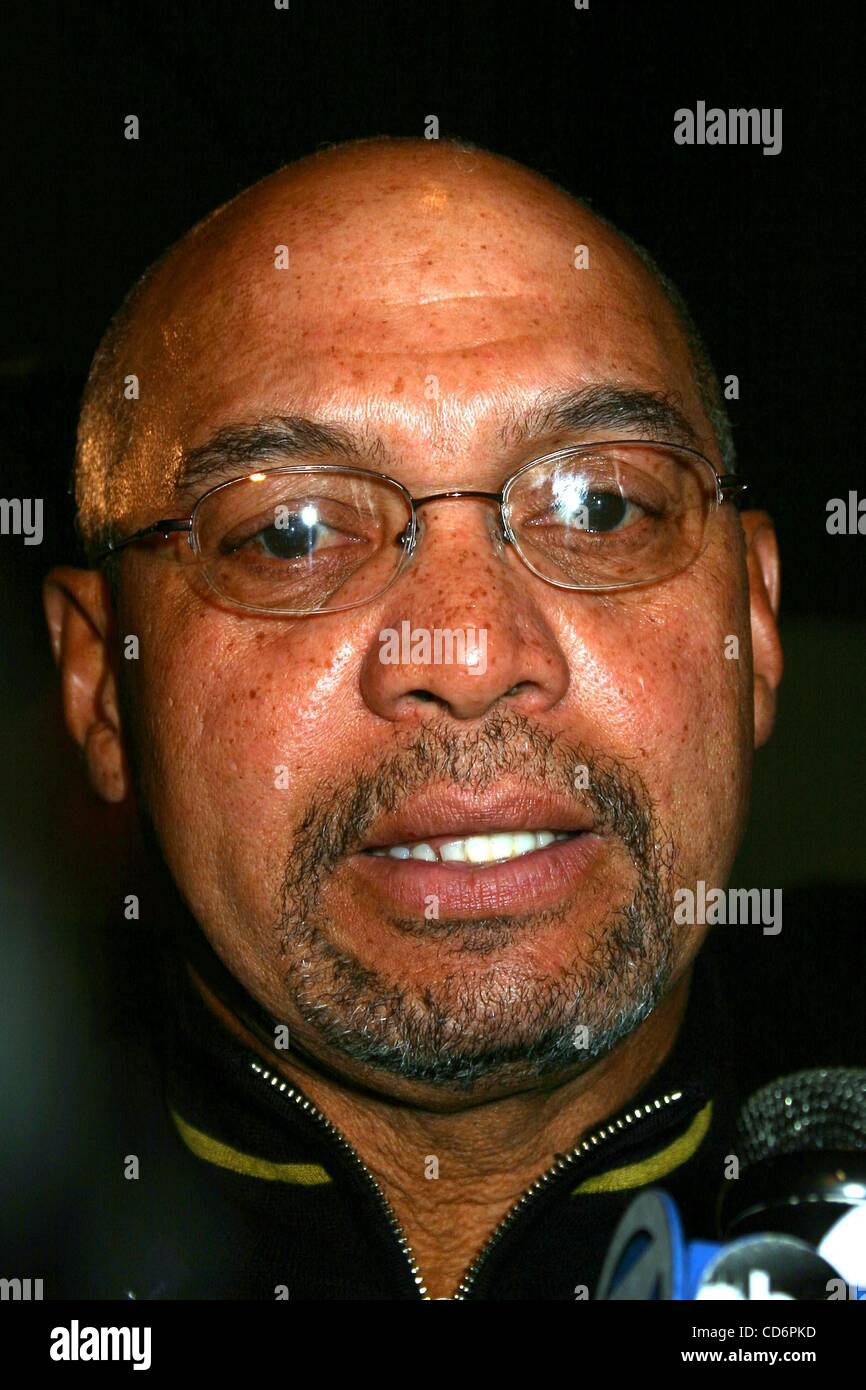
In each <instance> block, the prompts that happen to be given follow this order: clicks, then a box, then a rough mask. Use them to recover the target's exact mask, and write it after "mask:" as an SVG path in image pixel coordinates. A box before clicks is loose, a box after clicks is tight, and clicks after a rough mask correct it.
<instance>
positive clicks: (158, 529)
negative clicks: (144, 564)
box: [99, 517, 192, 564]
mask: <svg viewBox="0 0 866 1390" xmlns="http://www.w3.org/2000/svg"><path fill="white" fill-rule="evenodd" d="M191 530H192V521H191V520H190V519H189V518H187V520H186V521H179V520H178V519H177V518H176V517H171V518H168V519H166V520H162V521H155V522H154V523H153V525H152V526H145V527H143V528H142V530H140V531H133V533H132V535H131V536H124V538H123V540H119V541H110V542H109V544H108V545H107V546H106V548H105V550H104V551H103V552H102V554H101V555H100V556H99V563H100V564H101V563H102V561H103V560H107V559H108V557H109V555H116V554H117V552H118V550H123V549H124V548H125V547H126V546H127V545H135V543H136V542H137V541H143V540H146V539H147V537H148V536H156V535H160V536H162V538H163V540H165V541H167V540H168V538H169V536H170V535H171V533H172V532H173V531H191Z"/></svg>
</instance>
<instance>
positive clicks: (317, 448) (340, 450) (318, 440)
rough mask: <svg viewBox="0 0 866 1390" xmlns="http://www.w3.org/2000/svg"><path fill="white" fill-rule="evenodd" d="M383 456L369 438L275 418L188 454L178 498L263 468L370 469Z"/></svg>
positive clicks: (236, 428) (228, 429)
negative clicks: (300, 462) (311, 463)
mask: <svg viewBox="0 0 866 1390" xmlns="http://www.w3.org/2000/svg"><path fill="white" fill-rule="evenodd" d="M382 453H383V449H382V445H381V441H378V440H376V439H375V438H373V437H371V436H370V435H368V434H367V433H361V434H355V433H354V432H353V431H351V430H348V429H345V428H343V427H342V426H341V425H332V424H325V423H324V422H321V421H318V420H313V419H309V418H308V417H307V416H304V415H274V416H270V417H268V419H266V420H256V421H255V422H254V423H252V424H233V425H224V426H223V427H222V428H221V429H219V430H217V431H216V433H215V434H213V435H212V436H211V438H210V439H208V440H206V441H205V443H204V444H199V445H197V446H196V448H195V449H190V450H188V451H186V452H185V453H184V456H183V459H182V462H181V466H180V469H179V471H178V475H177V478H176V480H175V485H174V486H175V492H177V493H184V492H187V491H189V489H190V488H192V487H194V486H195V485H197V484H200V483H203V482H211V481H218V480H219V479H220V478H227V477H229V476H231V475H232V474H234V473H237V474H238V475H240V474H243V473H245V472H248V471H249V470H250V469H254V468H256V467H257V466H258V465H259V464H261V463H278V464H279V463H287V462H291V461H292V460H293V459H298V458H319V459H327V458H331V459H333V458H336V459H338V460H339V461H341V462H346V463H353V464H364V465H366V466H368V467H371V466H375V464H376V463H377V462H378V461H379V460H380V458H381V455H382Z"/></svg>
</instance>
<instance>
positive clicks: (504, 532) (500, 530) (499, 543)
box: [487, 507, 511, 559]
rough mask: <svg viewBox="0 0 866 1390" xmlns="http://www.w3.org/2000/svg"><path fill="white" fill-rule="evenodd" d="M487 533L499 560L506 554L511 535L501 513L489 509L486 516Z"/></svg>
mask: <svg viewBox="0 0 866 1390" xmlns="http://www.w3.org/2000/svg"><path fill="white" fill-rule="evenodd" d="M487 532H488V535H489V536H490V540H491V542H492V545H493V549H494V550H495V552H496V554H497V556H498V557H499V559H502V557H503V555H504V554H505V553H506V547H507V546H509V545H510V544H511V534H510V532H509V529H508V524H507V522H506V520H505V518H504V517H503V515H502V512H501V511H498V510H497V511H494V510H493V508H492V507H491V509H490V511H489V512H488V514H487Z"/></svg>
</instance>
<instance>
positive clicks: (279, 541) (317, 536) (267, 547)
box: [247, 516, 342, 560]
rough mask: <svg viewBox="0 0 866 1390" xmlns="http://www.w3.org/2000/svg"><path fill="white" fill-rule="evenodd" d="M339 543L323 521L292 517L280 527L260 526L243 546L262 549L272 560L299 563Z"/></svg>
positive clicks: (338, 539)
mask: <svg viewBox="0 0 866 1390" xmlns="http://www.w3.org/2000/svg"><path fill="white" fill-rule="evenodd" d="M341 543H342V538H341V536H340V533H339V532H338V531H335V530H333V529H332V528H331V527H330V526H327V525H326V524H325V523H324V522H323V521H305V520H303V519H302V517H300V516H293V517H290V518H289V519H288V520H287V521H286V522H285V523H284V524H274V525H272V526H265V527H263V529H262V530H261V531H257V532H256V534H255V535H254V536H251V537H250V539H249V541H248V542H247V546H248V547H250V546H252V547H254V548H255V549H257V550H263V551H264V552H265V554H266V555H269V556H270V557H271V558H272V559H275V560H300V559H302V558H303V557H304V556H306V555H314V554H316V553H317V552H318V551H320V550H325V549H327V548H328V547H329V546H333V545H340V544H341Z"/></svg>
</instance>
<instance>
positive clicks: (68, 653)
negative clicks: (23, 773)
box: [42, 565, 130, 801]
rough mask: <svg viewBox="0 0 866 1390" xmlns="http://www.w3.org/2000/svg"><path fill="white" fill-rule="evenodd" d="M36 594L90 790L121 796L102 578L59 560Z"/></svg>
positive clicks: (109, 623) (122, 775) (122, 767)
mask: <svg viewBox="0 0 866 1390" xmlns="http://www.w3.org/2000/svg"><path fill="white" fill-rule="evenodd" d="M42 600H43V604H44V608H45V617H46V620H47V622H48V632H49V635H50V639H51V650H52V653H53V655H54V660H55V661H56V662H57V665H58V666H59V667H60V676H61V686H62V691H63V713H64V715H65V718H66V726H67V728H68V729H69V732H70V733H71V734H72V737H73V738H74V739H75V742H76V743H77V744H78V746H79V747H80V748H81V750H82V752H83V754H84V759H85V762H86V763H87V772H88V775H89V777H90V782H91V785H92V787H93V790H94V791H95V792H96V793H97V795H98V796H101V797H102V798H103V800H104V801H123V800H124V798H125V797H126V795H127V793H128V791H129V785H130V778H129V767H128V764H127V761H126V756H125V754H124V751H123V744H122V741H121V731H120V714H119V705H118V698H117V676H116V672H115V667H114V662H113V660H112V645H113V634H114V609H113V606H112V602H111V594H110V591H109V587H108V582H107V580H106V578H105V576H104V575H103V574H101V573H100V572H99V571H98V570H85V569H73V568H72V567H71V566H66V565H64V566H61V567H58V568H56V569H53V570H52V571H51V572H50V574H49V575H48V576H47V577H46V579H45V582H44V584H43V588H42Z"/></svg>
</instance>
